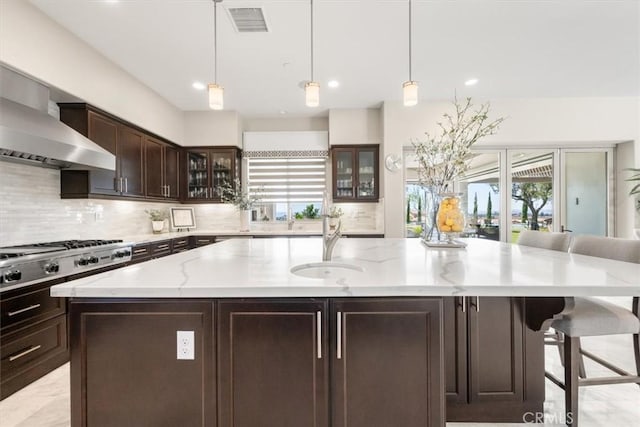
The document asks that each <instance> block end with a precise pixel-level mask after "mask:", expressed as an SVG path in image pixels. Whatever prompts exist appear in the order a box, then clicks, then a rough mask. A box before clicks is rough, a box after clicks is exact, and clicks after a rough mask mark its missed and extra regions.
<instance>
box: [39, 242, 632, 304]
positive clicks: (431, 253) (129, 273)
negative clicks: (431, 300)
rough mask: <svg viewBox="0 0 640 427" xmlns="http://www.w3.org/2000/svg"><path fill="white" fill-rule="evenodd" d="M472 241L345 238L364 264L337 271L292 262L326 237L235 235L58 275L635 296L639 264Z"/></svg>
mask: <svg viewBox="0 0 640 427" xmlns="http://www.w3.org/2000/svg"><path fill="white" fill-rule="evenodd" d="M467 242H468V246H467V248H465V249H444V248H436V249H433V248H427V247H425V246H424V245H422V244H421V243H420V241H419V240H418V239H358V238H354V239H342V240H340V241H339V242H338V244H337V245H336V248H335V250H334V261H335V262H340V263H348V264H353V265H357V266H359V267H362V268H363V269H364V272H354V271H350V270H345V272H344V273H342V272H340V273H336V274H333V275H332V276H331V277H329V278H320V279H317V278H307V277H300V276H298V275H295V274H293V273H291V272H290V269H291V267H293V266H296V265H300V264H306V263H313V262H318V261H320V258H321V256H320V254H321V251H322V241H321V239H320V238H308V239H232V240H226V241H224V242H221V243H219V244H216V245H208V246H203V247H200V248H196V249H193V250H191V251H186V252H182V253H178V254H174V255H171V256H169V257H163V258H158V259H155V260H151V261H147V262H144V263H139V264H134V265H131V266H128V267H124V268H121V269H117V270H112V271H108V272H105V273H100V274H96V275H94V276H90V277H86V278H83V279H78V280H74V281H71V282H66V283H62V284H59V285H55V286H53V287H52V288H51V295H52V296H57V297H77V298H83V297H86V298H282V297H293V298H295V297H354V296H362V297H404V296H414V297H415V296H529V297H535V296H546V297H548V296H637V295H640V283H639V279H638V278H639V277H640V264H633V263H625V262H620V261H613V260H608V259H604V258H595V257H589V256H585V255H575V254H569V253H564V252H557V251H550V250H545V249H539V248H532V247H524V246H518V245H512V244H508V243H500V242H493V241H488V240H484V239H468V240H467Z"/></svg>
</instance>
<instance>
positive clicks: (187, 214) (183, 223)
mask: <svg viewBox="0 0 640 427" xmlns="http://www.w3.org/2000/svg"><path fill="white" fill-rule="evenodd" d="M169 210H170V212H171V215H170V219H171V228H173V229H181V228H196V215H195V213H194V211H193V208H183V207H179V208H169Z"/></svg>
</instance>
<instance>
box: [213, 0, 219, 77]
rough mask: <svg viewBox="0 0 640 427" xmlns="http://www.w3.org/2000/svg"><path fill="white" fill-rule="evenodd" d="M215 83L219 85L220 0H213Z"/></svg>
mask: <svg viewBox="0 0 640 427" xmlns="http://www.w3.org/2000/svg"><path fill="white" fill-rule="evenodd" d="M213 83H215V84H218V0H213Z"/></svg>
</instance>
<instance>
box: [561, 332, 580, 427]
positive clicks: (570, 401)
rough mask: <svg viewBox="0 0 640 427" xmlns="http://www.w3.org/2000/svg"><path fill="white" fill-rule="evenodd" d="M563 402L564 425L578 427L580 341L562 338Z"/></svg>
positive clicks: (572, 338) (567, 337)
mask: <svg viewBox="0 0 640 427" xmlns="http://www.w3.org/2000/svg"><path fill="white" fill-rule="evenodd" d="M564 355H565V357H566V358H565V362H564V385H565V389H564V402H565V416H566V419H565V421H566V423H567V426H569V427H578V371H579V370H580V369H579V365H580V362H579V360H580V341H579V339H578V338H574V337H569V336H567V335H565V336H564Z"/></svg>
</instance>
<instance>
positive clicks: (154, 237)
mask: <svg viewBox="0 0 640 427" xmlns="http://www.w3.org/2000/svg"><path fill="white" fill-rule="evenodd" d="M342 234H343V235H347V236H366V235H384V232H383V231H378V230H353V231H343V232H342ZM321 235H322V231H321V230H319V231H308V230H293V231H292V230H281V231H277V230H269V231H266V230H257V231H234V230H198V231H180V232H178V231H170V232H163V233H157V234H137V235H128V236H120V237H118V238H119V239H122V240H123V241H125V242H131V243H133V244H145V243H153V242H157V241H161V240H169V239H178V238H181V237H189V236H216V237H217V236H219V237H228V236H230V237H252V236H273V237H289V236H290V237H296V236H299V237H317V236H321Z"/></svg>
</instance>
